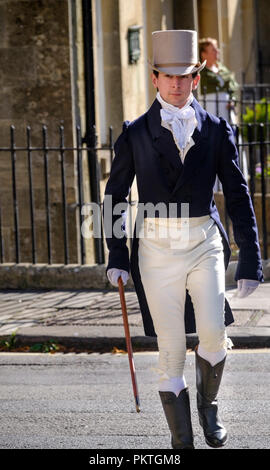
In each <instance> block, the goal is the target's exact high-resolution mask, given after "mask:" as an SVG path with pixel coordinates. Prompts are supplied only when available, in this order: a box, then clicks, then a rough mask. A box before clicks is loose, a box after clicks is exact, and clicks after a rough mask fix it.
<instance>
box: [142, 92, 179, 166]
mask: <svg viewBox="0 0 270 470" xmlns="http://www.w3.org/2000/svg"><path fill="white" fill-rule="evenodd" d="M160 108H161V105H160V103H159V102H158V100H157V99H156V100H155V101H154V102H153V104H152V106H151V108H150V109H149V111H148V113H147V118H148V126H149V131H150V134H151V135H152V138H153V146H154V148H155V150H156V151H157V156H158V157H161V158H166V159H167V160H169V161H170V163H171V164H172V165H173V167H174V168H175V169H176V170H178V171H179V170H180V171H182V169H183V164H182V162H181V158H180V156H179V151H178V148H177V146H176V145H175V142H174V139H173V135H172V133H171V132H170V131H169V130H168V129H165V127H163V126H162V125H161V117H160Z"/></svg>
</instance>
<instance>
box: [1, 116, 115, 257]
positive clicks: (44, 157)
mask: <svg viewBox="0 0 270 470" xmlns="http://www.w3.org/2000/svg"><path fill="white" fill-rule="evenodd" d="M91 133H92V135H93V139H92V142H93V143H94V145H93V146H92V147H88V146H87V145H86V144H85V143H84V139H83V138H82V135H81V129H80V126H77V128H76V142H75V145H74V146H65V129H64V127H63V126H60V127H59V129H58V137H59V144H58V145H49V142H48V128H47V126H45V125H43V126H42V142H41V144H40V145H36V146H33V145H32V143H31V140H32V139H31V135H32V129H31V127H30V126H27V128H26V145H24V146H17V145H16V130H15V127H14V126H13V125H12V126H10V145H9V146H6V147H1V148H0V159H1V160H0V161H1V164H2V166H1V168H2V170H3V168H4V167H5V164H6V168H5V173H7V172H8V173H9V176H8V177H9V183H8V185H7V184H5V185H3V184H1V183H0V201H1V204H0V263H4V262H14V263H21V262H24V263H27V262H29V263H33V264H36V263H48V264H52V263H64V264H70V262H72V263H79V264H85V263H86V262H87V260H86V245H87V243H88V240H86V239H85V238H84V237H83V235H82V231H81V230H80V227H81V226H82V223H83V220H84V216H83V210H82V208H83V206H85V205H91V204H92V203H93V201H91V200H90V198H91V188H90V183H89V181H90V178H89V167H90V165H91V161H89V160H90V159H91V158H92V159H97V154H98V152H99V151H101V150H102V151H103V152H104V151H107V152H109V156H108V158H109V162H111V161H112V158H113V141H112V128H110V129H109V144H108V145H107V146H102V147H98V146H97V139H96V132H95V128H93V129H92V130H91ZM22 155H23V156H24V157H25V156H26V158H24V161H23V163H22V161H20V156H22ZM67 155H69V161H68V162H67V161H66V156H67ZM70 155H72V158H70ZM37 158H38V164H37V163H36V160H37ZM56 161H57V166H58V167H59V165H60V171H59V172H58V182H57V189H58V190H57V194H55V188H54V191H53V193H54V198H53V197H52V187H51V184H50V183H51V180H52V178H54V179H55V174H54V172H55V166H56ZM22 165H24V168H23V171H22ZM37 165H39V168H38V172H41V173H43V201H42V204H41V201H37V197H36V193H37V192H38V191H39V190H40V187H37V185H36V184H35V177H34V171H33V170H34V169H35V173H36V174H37ZM18 166H19V167H20V168H19V169H18ZM52 167H53V168H52ZM72 167H73V168H72ZM71 168H72V172H73V185H74V194H76V197H75V198H74V200H72V201H71V202H70V203H69V202H68V200H67V199H68V198H67V193H68V190H69V188H68V186H67V171H68V170H69V172H70V170H71ZM20 172H22V173H23V175H24V176H25V175H27V177H26V178H25V180H24V182H23V185H24V188H26V191H27V192H28V198H27V199H28V201H27V204H28V210H29V219H30V223H29V224H28V226H29V227H28V228H29V234H28V236H29V237H30V245H31V249H29V250H27V251H28V255H27V257H26V258H25V257H23V255H22V250H21V245H22V235H21V227H22V220H21V218H20V212H21V210H22V208H23V205H25V200H23V201H22V200H20V197H19V194H18V185H19V176H20ZM2 175H3V171H2ZM0 181H1V175H0ZM39 182H40V178H39ZM99 183H100V175H98V184H99ZM8 186H9V188H10V199H9V200H10V205H9V207H5V204H3V203H2V201H3V200H4V199H6V198H4V197H3V195H4V194H6V192H7V191H8V190H9V188H8ZM54 186H55V183H54ZM20 187H21V183H20ZM24 199H25V198H24ZM60 199H61V201H60ZM55 200H56V201H57V203H56V202H55ZM94 202H95V203H96V204H99V205H100V202H99V201H94ZM56 204H58V205H60V206H61V215H62V220H61V221H60V220H59V218H57V220H53V214H52V210H53V207H54V206H55V205H56ZM37 205H39V206H40V205H42V208H41V209H40V207H39V208H38V207H37ZM70 210H71V212H72V214H73V217H72V220H70V217H69V211H70ZM40 211H42V212H43V218H45V220H46V223H45V232H44V233H43V241H42V242H40V241H39V247H40V245H41V244H42V245H43V247H42V250H40V248H39V249H38V247H37V229H38V222H37V212H39V213H40ZM11 214H12V217H13V228H12V231H11V232H12V233H13V234H14V240H13V245H14V246H13V250H10V249H9V252H7V251H6V249H5V247H6V245H7V244H9V245H10V240H9V238H10V236H9V235H7V236H6V237H5V230H7V224H6V220H5V219H7V218H8V219H9V222H10V215H11ZM76 217H78V218H79V225H80V227H79V229H78V231H77V240H74V239H73V240H72V241H71V240H70V234H69V227H70V226H71V225H72V224H73V223H76ZM59 224H60V225H61V226H62V229H61V230H60V232H61V246H62V253H57V254H56V255H54V256H53V245H54V240H53V239H54V237H55V230H56V225H57V227H58V228H59ZM58 232H59V230H58ZM24 235H25V234H24ZM71 243H72V244H73V245H75V246H76V245H79V247H78V249H77V250H76V255H75V256H73V259H72V260H71V256H70V251H71ZM44 245H46V251H47V255H46V256H44ZM73 248H74V247H73ZM11 251H13V253H11ZM24 251H26V250H24ZM41 251H42V256H41ZM54 251H55V250H54ZM73 251H74V250H73ZM94 257H95V262H96V263H98V264H102V263H104V250H103V239H102V238H100V239H98V240H97V244H96V245H95V255H94Z"/></svg>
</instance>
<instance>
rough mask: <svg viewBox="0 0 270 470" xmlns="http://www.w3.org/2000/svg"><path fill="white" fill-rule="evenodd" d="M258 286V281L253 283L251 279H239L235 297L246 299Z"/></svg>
mask: <svg viewBox="0 0 270 470" xmlns="http://www.w3.org/2000/svg"><path fill="white" fill-rule="evenodd" d="M259 284H260V282H259V281H254V280H253V279H240V280H239V281H237V288H238V289H237V292H236V297H238V298H240V299H242V298H243V297H247V296H248V295H250V294H252V292H254V291H255V289H257V287H258V285H259Z"/></svg>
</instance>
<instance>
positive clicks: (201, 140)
mask: <svg viewBox="0 0 270 470" xmlns="http://www.w3.org/2000/svg"><path fill="white" fill-rule="evenodd" d="M191 106H192V107H193V108H194V110H195V117H196V119H197V122H198V125H197V127H196V129H195V130H194V132H193V134H192V139H193V140H194V145H193V146H192V147H191V148H190V149H189V151H188V152H187V154H186V156H185V160H184V165H183V171H182V173H181V175H180V176H179V178H178V180H177V182H176V185H175V187H174V189H173V193H172V194H174V193H175V192H176V191H178V190H179V189H180V188H181V186H182V185H183V184H184V183H185V182H186V181H187V180H189V179H190V178H192V177H193V176H194V175H195V174H196V173H198V172H199V171H200V167H201V165H202V163H203V160H204V159H205V158H206V151H207V138H208V123H207V119H206V118H207V114H206V112H205V111H204V110H203V108H202V107H201V106H200V105H199V103H198V102H197V101H196V99H195V98H194V99H193V102H192V104H191Z"/></svg>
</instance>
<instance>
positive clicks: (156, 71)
mask: <svg viewBox="0 0 270 470" xmlns="http://www.w3.org/2000/svg"><path fill="white" fill-rule="evenodd" d="M153 74H154V75H155V76H156V77H158V74H159V72H158V70H153ZM197 75H198V72H197V71H196V72H193V74H192V78H195V77H197Z"/></svg>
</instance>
